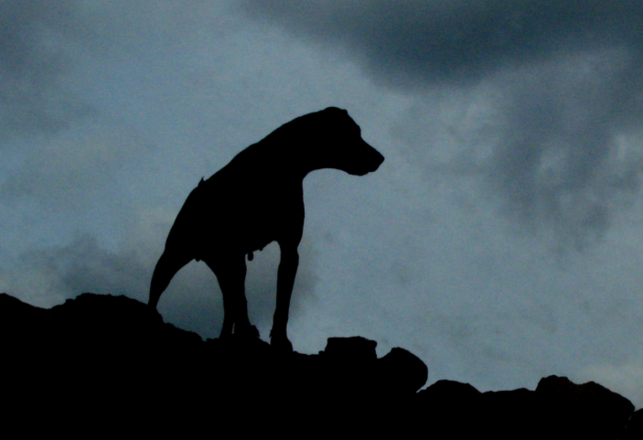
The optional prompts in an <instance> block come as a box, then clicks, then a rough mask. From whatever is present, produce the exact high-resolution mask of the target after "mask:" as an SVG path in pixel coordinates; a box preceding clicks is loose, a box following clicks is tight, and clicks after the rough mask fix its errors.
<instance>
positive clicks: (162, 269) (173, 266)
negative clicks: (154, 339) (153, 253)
mask: <svg viewBox="0 0 643 440" xmlns="http://www.w3.org/2000/svg"><path fill="white" fill-rule="evenodd" d="M192 259H193V258H192V257H191V256H187V254H185V253H182V252H171V251H170V249H168V248H167V247H166V248H165V252H163V255H161V258H159V261H158V263H156V268H155V269H154V274H153V275H152V283H151V284H150V298H149V300H148V302H147V304H148V305H149V306H150V307H152V308H156V305H157V304H158V302H159V299H160V298H161V295H162V294H163V292H164V291H165V289H166V288H167V286H168V285H169V284H170V281H172V278H174V275H176V273H177V272H178V271H179V270H180V269H181V268H182V267H183V266H185V265H186V264H188V263H189V262H190V261H192Z"/></svg>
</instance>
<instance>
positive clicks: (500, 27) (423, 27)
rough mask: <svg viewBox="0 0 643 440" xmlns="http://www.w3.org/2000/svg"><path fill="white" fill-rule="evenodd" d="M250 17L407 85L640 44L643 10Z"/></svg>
mask: <svg viewBox="0 0 643 440" xmlns="http://www.w3.org/2000/svg"><path fill="white" fill-rule="evenodd" d="M241 5H242V7H243V9H244V11H245V12H246V13H248V14H249V15H251V16H253V17H256V18H263V19H267V20H270V21H273V22H276V23H278V24H279V25H281V26H283V27H284V28H285V29H286V30H288V31H291V32H293V33H295V34H297V35H301V36H303V37H306V38H309V39H312V40H314V41H317V42H320V43H324V44H334V45H341V46H343V47H345V48H346V49H347V50H349V51H350V52H352V53H354V54H355V56H356V57H357V58H358V59H359V60H360V61H361V62H362V63H363V65H364V66H365V67H366V68H367V69H368V71H369V72H370V73H371V74H372V75H373V76H375V77H377V78H378V79H381V80H384V81H386V82H388V83H390V84H391V85H395V86H400V87H402V88H411V87H417V86H421V85H425V84H427V83H433V82H446V83H460V82H471V81H473V80H477V79H480V78H483V77H485V76H486V75H488V74H490V73H492V72H493V71H496V70H498V69H503V68H505V67H507V65H512V66H516V65H522V64H525V63H526V64H531V63H533V62H534V61H538V60H541V59H546V58H548V57H549V56H550V55H551V53H552V52H556V53H561V52H562V51H565V50H568V49H571V50H577V49H578V48H580V49H587V48H596V47H598V48H602V47H605V46H608V47H611V46H612V45H614V44H619V45H625V46H636V47H637V48H640V46H641V45H642V44H643V43H642V42H641V38H640V31H641V27H642V26H643V25H642V24H641V18H642V17H643V5H641V4H640V3H637V2H630V1H620V2H619V1H616V2H609V3H608V2H605V1H602V0H593V1H592V0H589V1H583V2H580V1H567V2H556V1H547V2H543V1H539V0H522V1H514V2H506V1H502V0H499V1H498V0H496V1H466V0H460V1H457V0H456V1H443V0H433V1H407V2H396V3H391V2H388V1H385V0H376V1H371V2H357V1H348V2H337V1H328V0H320V1H309V2H305V3H302V2H297V1H294V0H286V1H258V0H243V1H241Z"/></svg>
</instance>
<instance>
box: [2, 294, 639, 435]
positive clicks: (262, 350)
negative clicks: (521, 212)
mask: <svg viewBox="0 0 643 440" xmlns="http://www.w3.org/2000/svg"><path fill="white" fill-rule="evenodd" d="M376 345H377V343H376V342H375V341H371V340H368V339H365V338H362V337H352V338H329V339H328V343H327V346H326V348H325V349H324V350H323V351H321V352H320V353H319V354H315V355H306V354H300V353H296V352H294V353H291V354H284V353H278V352H275V351H274V350H272V348H271V346H270V345H269V344H268V343H266V342H264V341H261V340H259V339H252V340H247V339H238V338H235V337H234V336H233V337H232V338H230V339H229V340H218V339H210V340H207V341H203V340H202V339H201V337H200V336H199V335H197V334H195V333H191V332H188V331H185V330H181V329H179V328H176V327H175V326H173V325H171V324H168V323H165V322H163V319H162V317H161V316H160V315H159V314H158V313H157V312H156V311H153V310H150V309H149V308H148V307H147V306H146V305H145V304H142V303H140V302H138V301H136V300H133V299H130V298H127V297H125V296H112V295H96V294H90V293H86V294H82V295H80V296H78V297H77V298H75V299H71V300H67V301H66V302H65V303H64V304H62V305H59V306H55V307H53V308H51V309H41V308H37V307H33V306H30V305H28V304H25V303H23V302H21V301H20V300H18V299H16V298H13V297H11V296H9V295H7V294H0V347H2V353H3V357H2V358H3V361H2V364H1V365H2V370H3V371H2V377H3V378H4V385H3V386H2V389H3V390H4V391H3V397H4V399H5V401H11V402H13V404H14V406H13V407H14V409H20V408H29V411H31V412H33V413H39V412H46V413H47V414H50V415H51V414H54V415H57V416H60V415H62V414H76V415H78V414H83V415H85V416H88V417H91V418H92V420H94V421H96V422H101V421H102V422H104V421H105V419H107V420H111V421H112V423H119V422H120V421H123V420H126V419H129V420H135V419H137V420H139V421H140V420H146V421H148V422H149V423H151V424H153V425H155V426H158V424H159V423H162V422H163V421H164V420H165V421H167V420H168V419H171V420H172V421H173V422H175V423H176V422H180V423H183V422H188V421H191V422H190V423H192V424H194V423H199V421H200V422H203V421H204V420H206V419H205V418H206V417H207V420H208V422H209V423H212V422H213V421H216V423H217V424H223V425H230V426H231V428H230V429H236V430H237V431H239V430H240V429H243V430H246V431H247V430H253V429H255V428H256V429H258V430H259V431H262V430H264V428H266V426H265V425H261V429H259V425H254V424H252V423H249V420H259V419H260V418H266V419H268V420H271V424H272V426H273V427H281V426H283V425H286V424H287V425H289V426H291V427H292V426H294V425H293V423H294V424H296V425H298V426H301V427H302V428H301V429H303V427H308V428H310V427H317V429H318V430H319V429H321V430H322V431H325V432H327V433H332V432H337V430H341V431H346V430H355V432H360V433H362V434H381V433H384V432H390V433H395V434H407V435H413V436H416V435H422V436H425V437H428V438H467V437H471V436H474V435H475V436H477V435H487V434H488V435H493V436H494V437H495V438H513V439H515V438H554V439H557V438H561V439H562V438H572V439H573V438H585V439H624V440H625V439H635V438H636V439H640V438H643V412H642V410H638V411H636V412H635V411H634V409H635V408H634V406H633V405H632V403H631V402H630V401H629V400H627V399H626V398H625V397H623V396H620V395H618V394H616V393H614V392H612V391H610V390H608V389H607V388H605V387H603V386H601V385H599V384H596V383H594V382H589V383H586V384H574V383H572V382H571V381H570V380H569V379H567V378H565V377H557V376H549V377H546V378H543V379H541V380H540V382H539V383H538V386H537V387H536V389H535V390H528V389H525V388H521V389H517V390H512V391H495V392H494V391H489V392H484V393H482V392H480V391H478V390H477V389H476V388H474V387H473V386H471V385H470V384H464V383H458V382H454V381H448V380H441V381H438V382H436V383H434V384H432V385H431V386H429V387H427V388H425V389H421V388H422V387H423V386H424V385H425V384H426V381H427V379H428V369H427V367H426V365H425V364H424V363H423V362H422V361H421V360H420V359H419V358H417V357H416V356H415V355H413V354H412V353H410V352H408V351H407V350H405V349H403V348H394V349H393V350H391V352H389V353H388V354H387V355H385V356H383V357H381V358H377V354H376V351H375V347H376ZM239 414H243V420H244V422H240V420H241V419H240V418H239V417H240V416H239ZM280 429H281V428H280Z"/></svg>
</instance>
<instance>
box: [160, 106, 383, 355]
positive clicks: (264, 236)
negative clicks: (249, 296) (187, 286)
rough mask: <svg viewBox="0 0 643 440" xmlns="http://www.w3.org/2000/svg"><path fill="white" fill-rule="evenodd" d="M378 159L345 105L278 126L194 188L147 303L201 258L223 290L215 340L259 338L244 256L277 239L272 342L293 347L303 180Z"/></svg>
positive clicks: (365, 168)
mask: <svg viewBox="0 0 643 440" xmlns="http://www.w3.org/2000/svg"><path fill="white" fill-rule="evenodd" d="M382 162H384V156H382V155H381V154H380V153H379V152H378V151H377V150H376V149H375V148H373V147H371V146H370V145H369V144H367V143H366V141H364V139H362V136H361V129H360V128H359V126H358V125H357V124H356V123H355V121H353V119H352V118H351V117H350V116H349V115H348V112H347V111H346V110H342V109H338V108H336V107H329V108H327V109H325V110H322V111H318V112H315V113H309V114H307V115H304V116H300V117H298V118H296V119H294V120H292V121H290V122H288V123H286V124H284V125H282V126H281V127H279V128H277V129H276V130H275V131H273V132H272V133H270V134H269V135H268V136H266V137H265V138H264V139H262V140H261V141H259V142H257V143H256V144H253V145H251V146H249V147H248V148H246V149H245V150H243V151H241V152H240V153H239V154H237V155H236V156H235V157H234V158H233V159H232V161H230V163H229V164H228V165H226V166H225V167H223V168H222V169H220V170H219V171H218V172H216V173H215V174H214V175H213V176H211V177H210V178H208V179H206V180H203V179H201V182H200V183H199V185H198V186H197V187H196V188H195V189H194V190H192V192H191V193H190V195H189V196H188V198H187V200H186V201H185V203H184V205H183V207H182V208H181V211H180V212H179V214H178V215H177V217H176V220H175V221H174V225H173V226H172V229H171V230H170V233H169V235H168V237H167V242H166V244H165V250H164V251H163V254H162V255H161V257H160V258H159V261H158V263H157V264H156V268H155V269H154V274H153V275H152V282H151V285H150V296H149V305H150V306H151V307H153V308H156V305H157V303H158V301H159V299H160V297H161V295H162V294H163V292H164V291H165V289H166V288H167V286H168V285H169V283H170V281H171V280H172V278H173V277H174V275H175V274H176V273H177V272H178V271H179V270H180V269H181V268H182V267H183V266H185V265H186V264H188V263H189V262H190V261H192V260H197V261H199V260H203V261H204V262H205V263H206V264H207V265H208V267H209V268H210V269H211V270H212V272H214V274H215V275H216V277H217V280H218V281H219V285H220V287H221V292H222V294H223V308H224V318H223V327H222V329H221V336H220V337H221V338H224V337H228V336H230V335H232V333H233V332H234V333H236V334H240V335H244V336H247V337H250V338H252V337H257V336H259V333H258V331H257V328H256V327H254V326H253V325H252V324H251V323H250V320H249V319H248V304H247V300H246V296H245V287H244V283H245V279H246V260H245V259H246V255H247V256H248V259H249V260H252V255H253V252H256V251H259V250H262V249H263V248H264V247H265V246H267V245H268V244H270V243H272V242H273V241H276V242H277V243H278V244H279V249H280V250H281V261H280V263H279V269H278V273H277V306H276V309H275V314H274V321H273V326H272V330H271V332H270V340H271V343H272V344H273V345H275V346H278V347H279V348H280V349H281V350H282V351H292V344H291V343H290V341H289V340H288V336H287V324H288V311H289V307H290V297H291V294H292V289H293V285H294V282H295V276H296V274H297V268H298V265H299V254H298V251H297V248H298V246H299V243H300V241H301V238H302V234H303V231H304V189H303V181H304V178H305V177H306V176H307V175H308V173H310V172H312V171H315V170H320V169H324V168H333V169H337V170H341V171H344V172H346V173H348V174H351V175H354V176H363V175H365V174H367V173H370V172H374V171H376V170H377V169H378V168H379V166H380V165H381V164H382Z"/></svg>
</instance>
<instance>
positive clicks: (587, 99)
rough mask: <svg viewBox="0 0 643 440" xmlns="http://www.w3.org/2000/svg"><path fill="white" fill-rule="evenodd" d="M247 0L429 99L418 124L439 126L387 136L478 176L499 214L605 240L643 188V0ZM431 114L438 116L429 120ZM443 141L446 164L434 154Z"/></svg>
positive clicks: (430, 162)
mask: <svg viewBox="0 0 643 440" xmlns="http://www.w3.org/2000/svg"><path fill="white" fill-rule="evenodd" d="M241 6H242V9H243V10H244V11H245V13H246V14H248V15H249V16H251V17H254V18H255V19H257V20H262V21H267V22H270V23H274V24H276V25H278V26H280V27H282V28H283V29H285V30H286V31H287V32H289V33H291V34H292V35H294V36H296V37H298V38H303V39H305V40H307V41H311V42H314V43H315V44H318V45H320V46H323V47H325V48H334V49H339V50H341V51H344V52H345V53H346V54H347V55H348V56H350V57H352V59H353V60H354V61H355V62H356V63H357V64H358V65H360V66H361V67H362V70H363V72H364V73H365V74H366V75H367V76H368V77H369V78H370V79H371V80H373V81H374V82H375V83H376V84H379V85H381V86H385V87H388V88H391V89H393V90H396V91H402V92H406V93H409V94H413V96H414V99H415V100H416V101H423V103H422V104H421V105H420V107H426V108H428V107H430V108H432V109H433V110H431V111H426V112H424V117H425V118H427V119H422V118H421V116H422V114H419V115H416V117H417V119H415V120H414V121H413V122H412V125H413V126H422V125H426V126H430V127H431V129H432V130H431V133H430V134H429V133H428V132H429V130H428V129H427V130H416V133H413V132H410V133H409V132H407V133H405V134H402V135H401V136H400V130H399V127H401V126H403V125H409V124H408V123H406V124H404V123H402V124H399V123H398V124H396V125H397V128H395V127H394V129H393V132H392V134H393V135H394V136H395V135H398V139H400V140H403V141H404V142H405V143H407V145H410V146H411V148H410V149H409V151H408V155H409V156H410V160H411V161H412V162H414V163H417V164H419V165H420V166H422V167H425V168H426V169H428V170H435V169H436V168H440V167H441V169H442V170H443V171H447V172H451V173H452V174H453V175H457V174H459V175H460V177H462V175H463V173H464V174H465V175H474V176H476V177H478V178H480V179H482V182H483V183H484V185H483V188H486V190H487V191H490V193H491V194H493V195H494V196H495V197H497V198H498V200H499V203H498V205H499V209H500V211H501V212H502V213H504V214H505V215H507V216H508V217H509V218H511V219H513V220H515V221H516V222H517V223H518V224H521V225H522V226H526V229H528V230H531V231H533V232H539V231H541V232H545V233H547V234H553V235H554V237H555V239H556V241H557V242H558V245H559V247H560V248H568V247H575V248H583V247H584V246H585V245H587V244H588V243H591V242H592V241H593V240H595V239H597V238H600V237H601V236H602V235H603V234H604V232H605V231H606V230H607V228H608V227H609V226H610V224H611V222H612V218H613V213H614V212H615V210H617V209H621V208H622V207H623V206H625V205H627V203H628V202H629V201H630V200H631V198H632V196H633V195H636V194H638V193H639V189H640V176H641V171H642V166H643V155H642V154H641V151H640V144H641V141H642V140H643V124H642V122H643V120H642V116H643V79H642V78H641V75H640V72H641V71H642V70H643V39H641V38H640V36H641V34H642V32H643V4H641V3H637V2H629V1H617V2H610V3H609V4H607V3H606V2H604V1H598V0H596V1H586V2H542V1H535V0H533V1H519V2H506V1H499V0H498V1H480V2H475V1H464V0H462V1H441V0H433V1H415V2H397V3H391V2H385V1H373V2H331V1H311V2H305V3H304V4H301V3H300V2H293V1H279V2H264V1H262V2H259V1H255V0H245V1H242V2H241ZM444 96H447V97H449V98H451V99H442V98H443V97H444ZM436 97H437V99H436ZM413 105H416V104H413ZM481 107H482V108H483V110H480V108H481ZM463 114H464V115H465V117H462V115H463ZM471 114H474V115H476V117H475V118H472V117H470V116H471ZM436 117H437V118H438V119H440V123H441V124H442V125H440V124H436V122H435V120H432V119H428V118H436ZM395 130H397V132H396V131H395ZM423 135H426V136H424V137H422V136H423ZM440 143H442V145H440ZM445 145H448V147H449V148H450V150H451V157H449V158H446V159H445V158H444V157H443V156H440V155H439V154H435V153H436V152H438V151H440V150H441V149H442V150H443V149H445ZM426 150H429V151H431V152H433V153H432V154H426V153H425V151H426ZM418 159H421V160H418ZM463 166H464V167H463ZM442 176H443V177H444V175H442Z"/></svg>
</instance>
